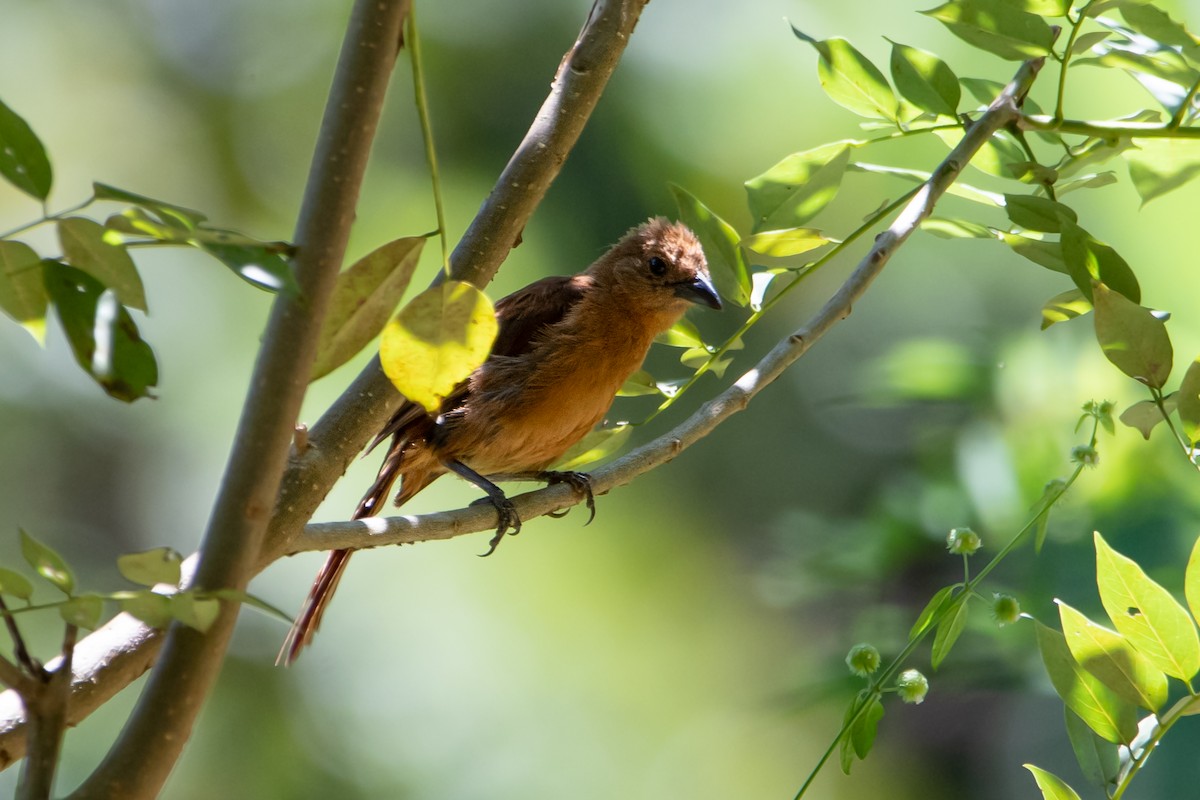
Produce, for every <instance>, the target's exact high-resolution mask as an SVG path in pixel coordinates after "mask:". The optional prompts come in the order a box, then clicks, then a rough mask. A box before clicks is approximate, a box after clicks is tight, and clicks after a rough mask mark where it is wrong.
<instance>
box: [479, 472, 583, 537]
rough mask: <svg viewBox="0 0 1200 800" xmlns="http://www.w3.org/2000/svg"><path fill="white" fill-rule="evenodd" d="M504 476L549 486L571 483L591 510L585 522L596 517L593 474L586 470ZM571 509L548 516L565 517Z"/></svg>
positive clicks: (508, 478)
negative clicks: (539, 482)
mask: <svg viewBox="0 0 1200 800" xmlns="http://www.w3.org/2000/svg"><path fill="white" fill-rule="evenodd" d="M493 477H496V476H493ZM503 478H504V480H510V481H545V482H546V484H547V485H548V486H553V485H554V484H556V483H566V484H570V486H571V488H572V489H574V490H575V493H576V494H579V495H582V496H583V498H584V501H585V503H586V504H587V509H588V512H589V513H588V521H587V522H585V523H583V524H584V525H590V524H591V523H592V520H594V519H595V518H596V496H595V495H594V494H593V493H592V476H591V475H588V474H587V473H586V472H573V471H559V470H553V469H542V470H535V471H533V472H514V473H507V474H505V475H504V476H503ZM570 510H571V509H569V508H564V509H562V510H561V511H551V512H549V513H548V514H547V515H546V516H549V517H555V518H558V517H565V516H566V515H567V512H568V511H570Z"/></svg>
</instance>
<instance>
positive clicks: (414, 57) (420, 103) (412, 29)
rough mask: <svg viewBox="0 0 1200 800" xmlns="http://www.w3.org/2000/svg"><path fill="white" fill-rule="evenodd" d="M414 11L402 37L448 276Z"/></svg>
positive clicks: (438, 179)
mask: <svg viewBox="0 0 1200 800" xmlns="http://www.w3.org/2000/svg"><path fill="white" fill-rule="evenodd" d="M413 5H414V6H415V5H416V4H415V3H414V4H413ZM414 12H415V8H414V9H413V10H410V11H409V12H408V19H407V20H406V21H405V24H404V38H405V41H406V42H407V43H408V57H409V60H410V61H411V62H412V78H413V100H414V101H415V102H416V105H417V117H418V118H419V119H420V121H421V138H422V140H424V142H425V160H426V161H428V162H429V177H430V180H431V181H432V182H433V208H434V211H435V213H436V214H437V226H438V238H439V239H440V240H441V243H442V269H443V270H444V271H445V273H446V277H447V278H448V277H450V245H449V242H448V241H447V238H446V212H445V208H444V205H443V203H442V178H441V174H440V173H439V172H438V162H437V151H436V149H435V148H434V144H433V125H432V124H431V123H430V120H429V98H428V97H427V96H426V94H425V69H424V67H422V61H421V37H420V35H419V33H418V30H417V19H416V14H415V13H414Z"/></svg>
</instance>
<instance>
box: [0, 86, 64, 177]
mask: <svg viewBox="0 0 1200 800" xmlns="http://www.w3.org/2000/svg"><path fill="white" fill-rule="evenodd" d="M0 175H3V176H4V178H5V179H6V180H7V181H8V182H9V183H11V184H12V185H13V186H15V187H17V188H18V189H20V190H21V191H22V192H25V194H27V195H30V196H31V197H34V198H36V199H38V200H42V201H45V199H46V198H47V197H49V196H50V186H51V184H52V183H53V178H54V176H53V173H52V171H51V169H50V159H49V158H47V157H46V148H44V147H43V146H42V142H41V140H40V139H38V137H37V134H35V133H34V132H33V129H32V128H30V127H29V124H28V123H27V122H25V120H24V119H22V118H21V116H20V115H19V114H17V112H15V111H13V110H12V109H11V108H9V107H8V106H6V105H5V104H4V103H0Z"/></svg>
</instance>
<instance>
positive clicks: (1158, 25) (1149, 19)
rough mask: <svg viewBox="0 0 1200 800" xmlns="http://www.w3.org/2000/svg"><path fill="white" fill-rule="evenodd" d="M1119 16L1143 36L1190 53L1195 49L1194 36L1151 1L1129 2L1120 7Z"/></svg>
mask: <svg viewBox="0 0 1200 800" xmlns="http://www.w3.org/2000/svg"><path fill="white" fill-rule="evenodd" d="M1121 16H1122V17H1123V18H1124V19H1125V22H1126V23H1128V24H1129V27H1131V28H1133V29H1134V30H1135V31H1137V32H1138V33H1140V34H1142V35H1143V36H1148V37H1149V38H1151V39H1153V40H1154V41H1156V42H1159V43H1161V44H1165V45H1171V46H1172V47H1181V48H1183V49H1184V52H1185V53H1188V54H1189V55H1192V54H1194V53H1195V52H1196V50H1197V41H1196V37H1195V36H1193V35H1192V34H1191V33H1189V32H1188V30H1187V29H1186V28H1184V27H1183V25H1182V24H1180V23H1179V22H1176V21H1175V20H1173V19H1171V15H1170V14H1168V13H1167V12H1166V11H1163V10H1162V9H1161V8H1159V7H1158V6H1157V5H1154V4H1151V3H1144V4H1142V3H1139V4H1129V5H1125V6H1122V7H1121Z"/></svg>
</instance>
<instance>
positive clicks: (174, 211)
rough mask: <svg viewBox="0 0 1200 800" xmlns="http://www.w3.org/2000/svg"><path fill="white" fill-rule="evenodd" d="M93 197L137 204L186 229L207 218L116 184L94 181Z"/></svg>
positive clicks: (190, 228) (191, 210) (188, 209)
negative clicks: (121, 187)
mask: <svg viewBox="0 0 1200 800" xmlns="http://www.w3.org/2000/svg"><path fill="white" fill-rule="evenodd" d="M92 197H93V198H95V199H96V200H112V201H115V202H118V203H130V204H132V205H135V206H141V207H142V208H144V209H146V210H147V211H151V212H153V213H154V214H155V215H156V216H158V217H160V218H161V219H162V220H163V221H164V222H173V223H174V224H175V225H177V226H178V227H180V228H183V229H186V230H192V229H194V228H196V227H197V226H198V225H199V224H200V223H201V222H203V221H204V220H206V219H207V217H205V216H204V215H203V214H201V213H200V212H199V211H195V210H193V209H190V208H184V207H183V206H177V205H175V204H174V203H168V202H165V201H163V200H155V199H154V198H153V197H147V196H146V195H144V194H137V193H136V192H131V191H129V190H127V189H120V188H117V187H116V186H109V185H108V184H106V183H93V184H92Z"/></svg>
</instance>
